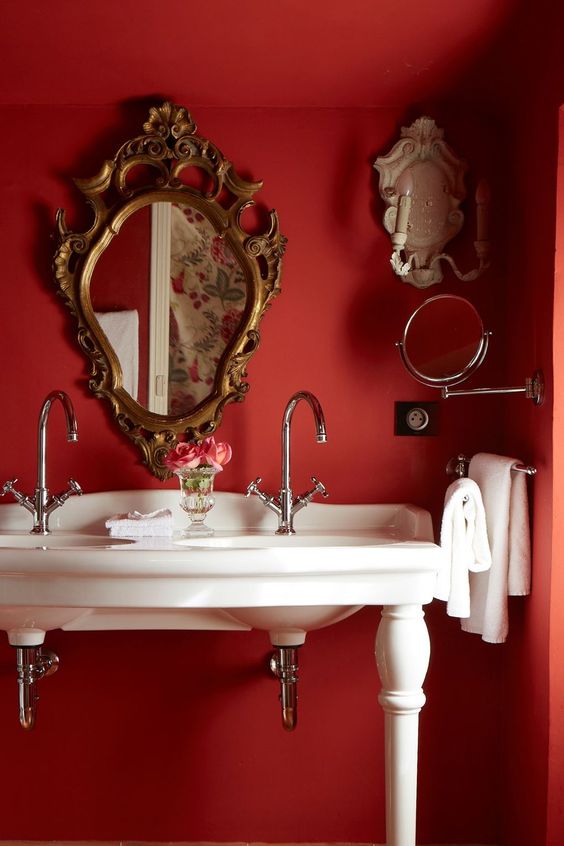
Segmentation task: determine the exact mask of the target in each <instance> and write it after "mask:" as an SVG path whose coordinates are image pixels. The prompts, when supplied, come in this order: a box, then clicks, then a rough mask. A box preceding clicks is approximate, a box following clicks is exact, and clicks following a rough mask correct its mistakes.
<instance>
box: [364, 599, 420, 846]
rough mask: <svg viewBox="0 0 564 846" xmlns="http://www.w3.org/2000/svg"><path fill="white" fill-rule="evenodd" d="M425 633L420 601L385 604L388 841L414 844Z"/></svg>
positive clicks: (379, 646) (381, 631)
mask: <svg viewBox="0 0 564 846" xmlns="http://www.w3.org/2000/svg"><path fill="white" fill-rule="evenodd" d="M429 654H430V646H429V634H428V632H427V626H426V625H425V621H424V614H423V609H422V608H421V606H420V605H387V606H385V607H384V608H383V609H382V620H381V621H380V626H379V628H378V634H377V635H376V664H377V666H378V673H379V674H380V680H381V682H382V690H381V692H380V695H379V697H378V701H379V702H380V705H381V706H382V708H383V709H384V712H385V715H386V717H385V730H386V746H385V757H386V844H387V846H415V817H416V805H417V735H418V724H419V711H420V710H421V708H422V707H423V705H424V704H425V694H424V693H423V690H422V684H423V681H424V679H425V674H426V672H427V667H428V666H429Z"/></svg>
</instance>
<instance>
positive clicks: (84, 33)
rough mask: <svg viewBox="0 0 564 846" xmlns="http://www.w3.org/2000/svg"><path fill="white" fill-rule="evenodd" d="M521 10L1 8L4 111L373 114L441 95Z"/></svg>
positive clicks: (245, 1)
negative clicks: (184, 105) (148, 101)
mask: <svg viewBox="0 0 564 846" xmlns="http://www.w3.org/2000/svg"><path fill="white" fill-rule="evenodd" d="M518 5H519V0H433V3H427V2H422V1H421V0H403V2H401V3H398V2H397V0H341V1H340V2H334V0H308V2H304V0H276V2H272V0H239V2H234V1H233V0H216V2H213V3H206V2H200V3H192V2H188V1H187V0H168V2H166V3H158V2H155V0H120V2H116V0H93V1H92V2H89V3H83V2H77V0H57V2H52V3H45V0H27V2H14V0H9V2H4V3H2V11H1V12H0V33H1V34H0V54H1V55H2V65H3V67H2V73H1V74H0V102H2V103H3V104H16V103H19V104H28V103H36V104H51V103H53V104H107V103H119V102H123V101H125V100H128V99H131V98H136V97H147V96H154V95H164V96H167V97H171V98H174V97H179V98H181V99H182V102H188V103H190V104H191V105H192V106H195V105H202V104H204V105H218V106H225V105H236V106H241V105H259V106H264V105H274V106H289V105H297V106H315V105H319V106H374V105H392V104H400V103H404V102H407V101H411V102H413V101H416V100H418V99H422V98H425V97H426V96H428V95H429V93H430V92H433V93H435V94H436V92H437V91H440V90H441V87H442V86H443V85H445V84H447V83H449V82H452V79H453V76H456V75H457V74H459V73H463V72H464V70H465V68H466V66H467V65H468V63H469V62H470V61H471V60H472V58H473V57H474V56H475V55H476V53H477V51H480V50H484V49H487V47H488V45H489V44H491V43H492V42H493V41H494V40H495V39H496V37H497V36H498V34H499V32H500V31H501V30H503V28H504V27H505V25H506V24H507V22H508V20H509V19H510V18H511V15H512V12H513V11H514V9H515V8H516V7H517V6H518Z"/></svg>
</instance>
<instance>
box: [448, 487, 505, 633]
mask: <svg viewBox="0 0 564 846" xmlns="http://www.w3.org/2000/svg"><path fill="white" fill-rule="evenodd" d="M441 548H442V549H443V551H444V553H445V556H444V564H443V567H442V568H441V570H440V571H439V573H438V574H437V583H436V587H435V597H436V598H437V599H442V600H444V601H445V602H446V603H447V614H448V615H449V616H450V617H469V616H470V580H469V573H470V572H472V573H480V572H483V571H485V570H489V568H490V566H491V563H492V558H491V554H490V545H489V543H488V533H487V528H486V515H485V511H484V504H483V502H482V494H481V493H480V488H479V487H478V485H477V484H476V482H474V481H472V479H457V480H456V481H455V482H453V483H452V484H451V485H449V487H448V488H447V491H446V494H445V503H444V510H443V518H442V522H441Z"/></svg>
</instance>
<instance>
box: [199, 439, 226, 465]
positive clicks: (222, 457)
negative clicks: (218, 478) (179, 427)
mask: <svg viewBox="0 0 564 846" xmlns="http://www.w3.org/2000/svg"><path fill="white" fill-rule="evenodd" d="M202 451H203V459H204V461H205V462H206V464H211V466H212V467H214V468H215V469H216V470H217V471H218V472H219V471H220V470H223V465H224V464H227V462H228V461H231V447H230V446H229V444H226V443H221V444H216V442H215V438H214V437H213V436H212V437H211V438H206V439H205V440H203V441H202Z"/></svg>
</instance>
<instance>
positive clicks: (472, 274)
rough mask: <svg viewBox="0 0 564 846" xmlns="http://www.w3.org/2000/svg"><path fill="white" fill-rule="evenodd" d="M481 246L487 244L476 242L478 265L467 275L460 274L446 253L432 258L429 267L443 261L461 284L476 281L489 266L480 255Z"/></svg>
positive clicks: (486, 243) (485, 242)
mask: <svg viewBox="0 0 564 846" xmlns="http://www.w3.org/2000/svg"><path fill="white" fill-rule="evenodd" d="M482 244H485V245H488V242H487V241H484V242H482V241H476V242H475V244H474V245H475V247H476V252H477V254H478V260H479V264H478V267H475V268H474V270H470V271H469V272H468V273H461V272H460V270H459V269H458V267H457V266H456V262H455V261H454V259H453V258H452V256H449V255H448V254H447V253H439V254H438V255H436V256H433V258H432V259H431V261H430V262H429V267H434V265H435V264H437V263H438V262H439V261H441V260H444V261H446V262H447V263H448V264H449V265H450V266H451V268H452V270H453V272H454V274H455V276H456V277H457V278H458V279H460V280H461V281H462V282H473V281H474V279H477V278H478V277H479V276H481V275H482V273H483V272H484V271H485V270H487V269H488V267H489V266H490V263H489V261H487V260H486V259H485V257H484V255H480V249H479V247H478V245H482ZM406 273H407V271H406Z"/></svg>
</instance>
